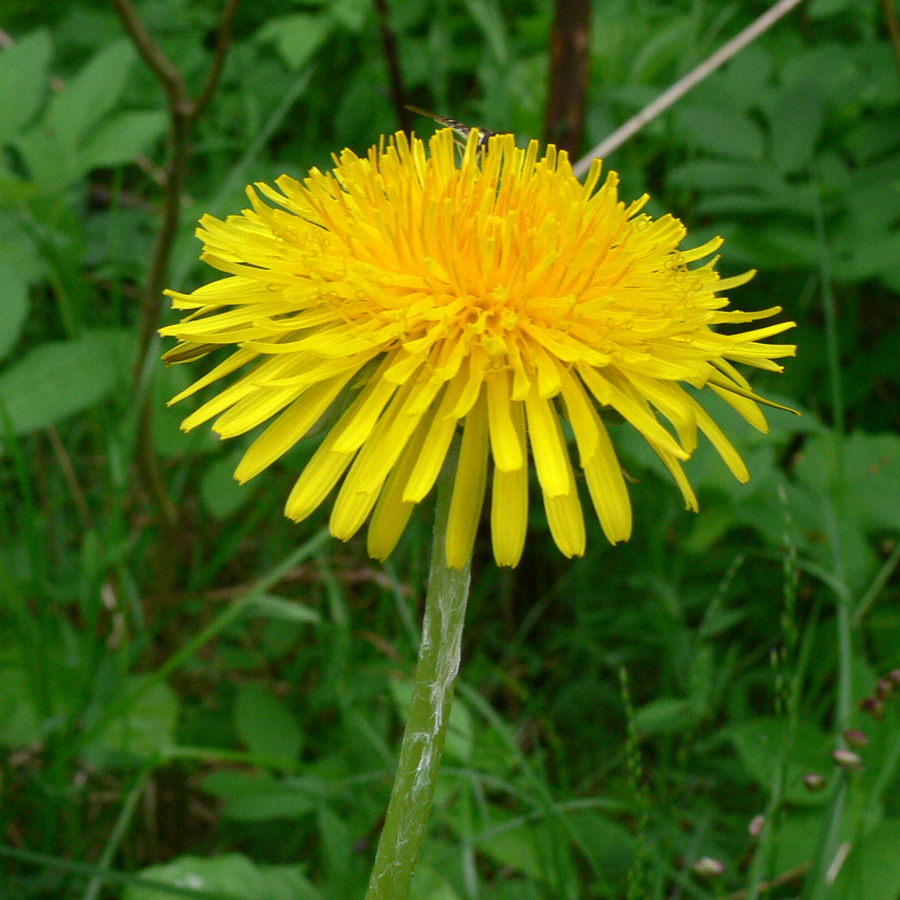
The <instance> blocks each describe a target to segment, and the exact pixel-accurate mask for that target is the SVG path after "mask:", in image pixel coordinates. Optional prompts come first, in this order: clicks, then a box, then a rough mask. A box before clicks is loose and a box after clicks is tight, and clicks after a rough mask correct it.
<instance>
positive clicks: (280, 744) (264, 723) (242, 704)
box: [234, 682, 302, 768]
mask: <svg viewBox="0 0 900 900" xmlns="http://www.w3.org/2000/svg"><path fill="white" fill-rule="evenodd" d="M234 727H235V730H236V731H237V733H238V736H239V737H240V739H241V741H242V742H243V743H244V744H245V745H246V747H247V748H248V749H249V750H250V751H251V752H252V753H255V754H257V755H258V756H260V757H263V758H265V759H270V760H273V761H276V762H280V763H281V764H282V765H284V766H285V768H290V767H291V766H293V765H294V764H295V763H296V762H297V756H298V754H299V753H300V743H301V740H302V732H301V730H300V726H299V724H298V723H297V720H296V719H295V718H294V716H293V715H292V714H291V712H290V711H289V710H288V708H287V707H286V706H285V705H284V704H283V703H282V702H281V701H280V700H279V699H277V698H276V697H275V696H274V695H272V694H270V693H269V692H268V691H267V690H266V689H265V688H264V687H262V685H259V684H256V683H253V682H247V683H245V684H241V685H240V686H239V687H238V692H237V699H236V700H235V704H234Z"/></svg>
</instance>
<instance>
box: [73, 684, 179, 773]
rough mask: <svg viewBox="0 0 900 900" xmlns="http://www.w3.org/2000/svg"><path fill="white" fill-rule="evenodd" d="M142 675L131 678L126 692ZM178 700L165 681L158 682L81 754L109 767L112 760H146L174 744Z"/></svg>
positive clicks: (134, 686) (134, 685) (131, 688)
mask: <svg viewBox="0 0 900 900" xmlns="http://www.w3.org/2000/svg"><path fill="white" fill-rule="evenodd" d="M145 677H146V676H140V675H138V676H134V677H133V678H132V679H131V680H130V681H129V684H128V688H127V690H134V689H135V688H137V687H138V686H140V684H141V682H142V680H143V679H144V678H145ZM178 711H179V704H178V697H177V696H176V695H175V692H174V691H173V690H172V688H170V687H169V686H168V685H167V684H166V683H165V682H158V683H157V684H154V685H153V686H152V687H150V688H149V689H148V690H147V691H146V692H145V693H143V694H141V695H140V696H139V697H138V698H137V700H135V701H134V703H133V704H131V705H130V706H129V707H128V709H127V710H126V711H125V713H124V714H123V715H122V716H121V717H120V718H118V719H115V720H114V721H112V722H110V724H109V726H108V727H107V728H106V729H105V730H104V731H103V732H102V733H101V734H100V735H99V736H98V737H97V739H96V740H94V741H92V742H91V744H90V745H89V747H88V748H87V749H86V751H85V755H86V756H87V758H88V759H90V760H91V761H93V762H94V763H96V764H101V765H102V764H107V765H108V764H109V762H108V760H109V758H110V757H111V756H112V757H119V756H122V755H124V756H126V757H137V758H138V759H149V758H151V757H153V756H156V755H157V754H160V753H163V752H165V751H166V750H169V749H171V748H172V747H173V746H174V745H175V727H176V725H177V723H178Z"/></svg>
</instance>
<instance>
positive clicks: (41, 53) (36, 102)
mask: <svg viewBox="0 0 900 900" xmlns="http://www.w3.org/2000/svg"><path fill="white" fill-rule="evenodd" d="M52 49H53V48H52V44H51V42H50V35H49V34H48V33H47V32H46V31H43V30H41V31H35V32H33V33H32V34H30V35H28V36H26V37H24V38H22V39H21V40H19V41H17V42H16V43H15V44H13V45H12V46H11V47H7V49H6V50H4V51H3V52H2V53H0V143H3V142H5V141H6V140H7V139H8V138H9V137H10V135H13V134H15V133H16V132H17V131H18V130H19V129H20V128H22V126H24V125H27V124H28V123H29V122H30V121H31V119H32V118H34V116H35V114H36V113H37V111H38V108H39V107H40V104H41V101H42V100H43V98H44V95H45V93H46V92H47V85H48V82H49V78H48V74H47V67H48V66H49V64H50V53H51V51H52Z"/></svg>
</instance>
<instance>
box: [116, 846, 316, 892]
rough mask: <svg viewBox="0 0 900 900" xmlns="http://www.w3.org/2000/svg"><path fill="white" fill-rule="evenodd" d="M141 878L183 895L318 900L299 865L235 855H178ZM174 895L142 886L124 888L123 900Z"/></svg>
mask: <svg viewBox="0 0 900 900" xmlns="http://www.w3.org/2000/svg"><path fill="white" fill-rule="evenodd" d="M140 875H141V877H142V878H146V879H148V880H152V881H157V882H160V883H162V884H163V885H171V886H172V887H179V888H183V889H184V890H185V891H186V892H190V891H206V892H208V893H216V894H221V895H222V896H223V897H229V898H230V897H233V898H234V900H321V895H320V894H319V892H318V891H317V890H316V889H315V888H314V887H313V885H312V884H311V883H310V882H309V881H308V880H307V878H306V877H305V876H304V874H303V869H302V868H301V867H300V866H267V865H262V864H257V863H255V862H253V861H252V860H250V859H248V858H247V857H246V856H242V855H241V854H239V853H228V854H226V855H224V856H214V857H212V858H210V859H203V858H201V857H199V856H179V857H178V858H177V859H175V860H173V861H172V862H170V863H166V864H165V865H162V866H149V867H148V868H146V869H142V870H141V872H140ZM176 897H178V894H177V893H173V892H172V891H168V890H165V889H164V888H154V887H151V886H149V885H144V884H128V885H126V886H125V890H124V891H123V894H122V898H123V900H173V898H176Z"/></svg>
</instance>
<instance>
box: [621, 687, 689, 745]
mask: <svg viewBox="0 0 900 900" xmlns="http://www.w3.org/2000/svg"><path fill="white" fill-rule="evenodd" d="M699 718H700V709H699V708H698V706H697V704H696V703H695V702H694V701H693V700H689V699H683V698H679V697H657V698H656V699H655V700H651V701H650V702H649V703H646V704H645V705H644V706H642V707H641V708H640V709H638V710H635V713H634V727H635V728H636V729H637V732H638V734H640V735H642V736H644V737H647V736H649V735H653V734H673V733H674V732H677V731H685V730H687V729H688V728H690V727H691V726H693V725H696V724H697V721H698V720H699Z"/></svg>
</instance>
